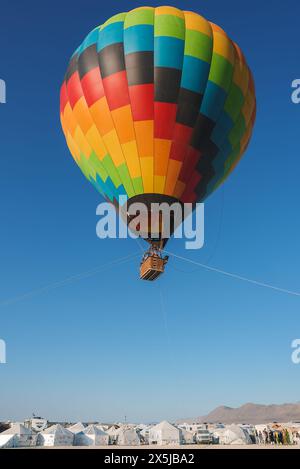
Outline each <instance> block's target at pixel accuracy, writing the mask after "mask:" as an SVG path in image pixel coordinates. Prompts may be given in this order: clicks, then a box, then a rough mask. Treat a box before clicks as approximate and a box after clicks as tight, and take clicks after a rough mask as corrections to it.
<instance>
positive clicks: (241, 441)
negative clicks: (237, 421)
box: [214, 425, 252, 445]
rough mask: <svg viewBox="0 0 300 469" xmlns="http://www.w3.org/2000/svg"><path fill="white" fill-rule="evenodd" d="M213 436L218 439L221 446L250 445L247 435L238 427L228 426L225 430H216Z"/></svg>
mask: <svg viewBox="0 0 300 469" xmlns="http://www.w3.org/2000/svg"><path fill="white" fill-rule="evenodd" d="M214 435H215V436H217V437H218V438H219V443H220V444H221V445H251V444H252V441H251V438H250V436H249V433H248V432H247V431H246V430H244V429H243V428H241V427H239V426H238V425H229V426H227V427H226V428H221V429H217V430H215V431H214Z"/></svg>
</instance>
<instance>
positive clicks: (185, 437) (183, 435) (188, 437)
mask: <svg viewBox="0 0 300 469" xmlns="http://www.w3.org/2000/svg"><path fill="white" fill-rule="evenodd" d="M179 431H180V442H181V443H183V444H184V445H192V444H193V443H195V434H194V433H192V432H188V431H187V430H184V428H180V430H179Z"/></svg>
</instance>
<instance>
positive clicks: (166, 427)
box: [152, 420, 179, 432]
mask: <svg viewBox="0 0 300 469" xmlns="http://www.w3.org/2000/svg"><path fill="white" fill-rule="evenodd" d="M152 429H153V430H177V431H178V432H179V429H178V428H177V427H175V426H174V425H172V424H171V423H169V422H168V421H167V420H163V421H162V422H159V423H158V424H157V425H154V426H153V427H152Z"/></svg>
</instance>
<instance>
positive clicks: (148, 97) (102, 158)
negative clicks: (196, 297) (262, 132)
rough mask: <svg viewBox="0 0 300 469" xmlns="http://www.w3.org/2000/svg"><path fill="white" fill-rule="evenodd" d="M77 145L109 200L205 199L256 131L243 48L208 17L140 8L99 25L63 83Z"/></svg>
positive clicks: (66, 117)
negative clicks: (140, 197) (148, 196)
mask: <svg viewBox="0 0 300 469" xmlns="http://www.w3.org/2000/svg"><path fill="white" fill-rule="evenodd" d="M60 102H61V103H60V104H61V105H60V116H61V123H62V128H63V131H64V134H65V137H66V141H67V144H68V147H69V149H70V152H71V154H72V156H73V158H74V159H75V161H76V163H77V164H78V166H79V167H80V169H81V171H82V172H83V174H84V175H85V176H86V177H87V179H88V180H89V181H90V182H91V183H92V184H93V185H94V186H95V187H96V189H97V190H98V191H99V192H100V193H101V194H102V195H103V196H104V197H105V198H106V199H107V200H109V201H111V202H115V201H116V200H117V199H118V196H119V195H127V196H128V197H129V198H130V197H133V196H135V195H138V194H151V193H155V194H164V195H166V196H172V197H175V198H177V199H179V200H180V201H182V202H197V201H203V200H204V199H205V198H206V197H207V196H208V195H209V194H210V193H211V192H213V191H214V190H215V189H216V188H217V187H218V186H219V185H220V184H221V183H222V182H223V181H224V180H225V179H226V178H227V176H228V175H229V174H230V173H231V171H232V170H233V169H234V167H235V166H236V164H237V163H238V161H239V160H240V158H241V157H242V155H243V153H244V151H245V150H246V148H247V146H248V143H249V140H250V138H251V134H252V129H253V125H254V121H255V112H256V104H255V89H254V82H253V77H252V74H251V71H250V70H249V68H248V66H247V63H246V60H245V58H244V56H243V53H242V52H241V50H240V48H239V47H238V46H237V45H236V44H235V43H234V42H233V41H231V40H230V39H229V37H228V36H227V35H226V33H225V32H224V31H223V30H222V29H221V28H220V27H218V26H216V25H215V24H213V23H211V22H209V21H207V20H206V19H204V18H203V17H202V16H200V15H198V14H196V13H193V12H185V11H181V10H179V9H177V8H174V7H157V8H152V7H140V8H136V9H134V10H132V11H130V12H128V13H121V14H118V15H115V16H113V17H112V18H110V19H109V20H108V21H106V22H105V23H104V24H103V25H101V26H99V27H97V28H95V29H94V30H93V31H92V32H91V33H90V34H89V35H88V36H87V37H86V38H85V40H84V41H83V43H82V44H81V45H80V46H79V47H78V49H77V50H76V51H75V53H74V54H73V56H72V57H71V60H70V62H69V66H68V69H67V73H66V75H65V79H64V82H63V84H62V87H61V98H60Z"/></svg>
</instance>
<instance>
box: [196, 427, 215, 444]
mask: <svg viewBox="0 0 300 469" xmlns="http://www.w3.org/2000/svg"><path fill="white" fill-rule="evenodd" d="M196 442H197V443H199V444H205V445H208V444H211V443H212V442H213V436H212V434H211V433H210V432H209V431H208V430H198V431H197V433H196Z"/></svg>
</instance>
